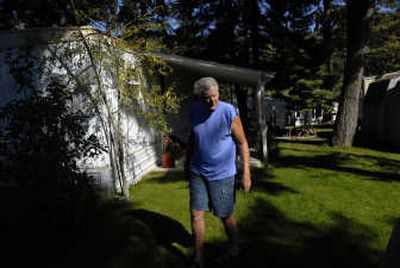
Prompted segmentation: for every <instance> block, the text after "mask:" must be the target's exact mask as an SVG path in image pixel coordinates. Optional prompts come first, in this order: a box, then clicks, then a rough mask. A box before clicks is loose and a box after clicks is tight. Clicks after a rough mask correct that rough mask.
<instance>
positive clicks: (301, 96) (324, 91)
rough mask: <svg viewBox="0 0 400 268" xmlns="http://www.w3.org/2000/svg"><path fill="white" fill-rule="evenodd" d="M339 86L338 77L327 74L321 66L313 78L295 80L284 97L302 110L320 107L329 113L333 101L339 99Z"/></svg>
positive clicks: (324, 67)
mask: <svg viewBox="0 0 400 268" xmlns="http://www.w3.org/2000/svg"><path fill="white" fill-rule="evenodd" d="M340 86H341V79H340V76H337V75H334V74H332V73H331V72H328V71H327V67H326V66H325V65H322V66H320V67H319V71H318V72H316V73H315V74H314V75H313V76H309V78H308V79H306V78H301V79H299V80H297V81H296V85H295V87H294V88H293V89H292V90H290V91H289V92H288V94H287V95H286V96H287V97H289V99H290V100H291V101H292V102H293V103H294V105H295V106H296V107H297V108H300V109H302V110H309V109H311V108H316V107H321V108H323V109H324V110H325V111H326V112H330V111H331V110H332V104H333V101H337V100H338V98H339V93H340Z"/></svg>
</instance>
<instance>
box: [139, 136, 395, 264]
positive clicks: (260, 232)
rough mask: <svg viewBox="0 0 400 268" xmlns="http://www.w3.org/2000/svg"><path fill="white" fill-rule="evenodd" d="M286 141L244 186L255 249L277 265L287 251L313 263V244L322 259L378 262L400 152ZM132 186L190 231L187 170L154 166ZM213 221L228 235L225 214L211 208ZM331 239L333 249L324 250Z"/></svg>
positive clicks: (246, 228)
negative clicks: (217, 214)
mask: <svg viewBox="0 0 400 268" xmlns="http://www.w3.org/2000/svg"><path fill="white" fill-rule="evenodd" d="M279 148H280V156H279V159H278V160H277V161H276V162H275V163H272V164H270V165H269V166H268V168H267V169H266V170H264V171H260V170H259V171H255V172H253V184H254V188H253V190H252V191H251V192H250V193H243V192H241V191H238V193H237V207H236V211H235V215H236V217H237V219H238V222H239V225H240V226H241V230H242V231H241V233H242V240H243V241H244V243H245V244H246V245H248V247H250V248H251V249H252V252H253V253H252V254H261V252H262V254H264V256H266V258H269V259H271V258H272V259H274V263H275V264H276V267H279V265H282V262H284V261H283V259H284V258H285V256H287V255H289V256H291V258H292V261H293V262H295V261H302V265H304V266H306V264H307V263H308V259H307V258H308V256H309V254H310V253H309V252H308V251H309V250H310V251H311V252H313V253H311V255H312V254H315V255H317V254H318V255H321V254H322V255H321V256H322V257H321V256H319V257H320V258H325V257H323V256H325V255H324V254H328V255H329V256H330V258H335V257H339V259H340V260H342V259H346V258H350V259H351V260H350V263H352V262H354V263H357V262H358V261H360V260H363V261H365V263H366V264H371V263H372V264H374V265H377V263H378V262H379V259H380V258H381V256H382V253H383V252H384V250H385V247H386V245H387V242H388V240H389V237H390V234H391V231H392V228H393V223H394V220H395V219H397V218H398V217H399V214H400V155H399V154H394V153H385V152H379V151H374V150H368V149H362V148H336V147H329V146H327V145H312V144H302V143H283V142H281V143H280V144H279ZM131 191H132V198H133V202H134V203H135V204H136V205H137V206H139V207H141V208H144V209H147V210H151V211H155V212H158V213H161V214H163V215H166V216H168V217H170V218H172V219H174V220H176V221H178V222H179V223H181V224H182V225H183V226H184V228H185V229H186V230H187V231H188V232H190V218H189V208H188V203H189V201H188V199H189V197H188V190H187V182H186V181H185V179H184V177H183V173H182V172H173V173H168V172H157V173H152V174H150V175H149V176H147V177H146V178H145V179H144V180H143V181H141V182H140V183H139V184H138V185H136V186H135V187H133V188H132V189H131ZM206 221H207V229H206V234H207V238H206V239H207V241H208V242H209V243H214V242H215V243H217V242H219V241H223V240H224V239H225V235H224V232H223V227H222V225H221V223H220V222H219V220H218V219H216V218H215V217H213V216H212V215H210V214H208V215H207V218H206ZM321 243H322V245H323V246H321ZM332 243H333V246H332V247H334V249H331V248H330V247H331V246H328V245H330V244H332ZM324 246H326V247H327V248H328V247H329V250H328V249H327V250H326V252H329V253H326V252H325V251H324V253H320V252H319V251H321V250H323V249H321V248H324ZM265 248H267V249H268V250H265ZM310 248H311V249H310ZM346 250H350V251H352V250H355V252H356V253H354V252H353V253H352V252H348V253H343V252H342V251H346ZM265 252H267V253H265ZM314 252H316V253H314ZM265 254H267V255H265ZM346 254H348V255H346ZM342 255H343V256H344V257H343V256H342ZM317 257H318V256H317ZM314 258H315V257H314ZM367 259H370V260H367ZM302 265H299V267H300V266H302Z"/></svg>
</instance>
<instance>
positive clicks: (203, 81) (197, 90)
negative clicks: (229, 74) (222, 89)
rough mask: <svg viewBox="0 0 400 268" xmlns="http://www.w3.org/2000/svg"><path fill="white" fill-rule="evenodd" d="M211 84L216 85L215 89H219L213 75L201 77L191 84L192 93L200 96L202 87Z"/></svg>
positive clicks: (207, 86)
mask: <svg viewBox="0 0 400 268" xmlns="http://www.w3.org/2000/svg"><path fill="white" fill-rule="evenodd" d="M211 86H216V87H217V89H219V86H218V82H217V80H215V78H214V77H211V76H209V77H202V78H200V79H199V80H197V81H196V82H194V85H193V93H194V95H196V96H200V94H201V92H202V91H203V89H204V88H209V87H211Z"/></svg>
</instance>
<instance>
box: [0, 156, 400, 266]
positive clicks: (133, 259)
mask: <svg viewBox="0 0 400 268" xmlns="http://www.w3.org/2000/svg"><path fill="white" fill-rule="evenodd" d="M299 150H300V149H299ZM348 157H352V155H351V154H346V155H343V154H336V153H332V154H328V155H324V156H318V157H312V156H310V157H305V156H292V155H289V156H284V157H282V156H280V157H279V158H278V159H277V161H276V162H275V163H274V165H276V166H277V167H279V166H288V167H295V168H326V169H332V170H338V171H341V172H348V173H353V174H358V175H362V176H364V177H367V178H370V179H371V180H380V181H388V182H398V181H399V180H400V178H399V173H398V170H399V168H400V163H399V162H398V161H394V160H389V159H383V158H378V157H376V158H374V159H373V160H374V161H376V162H377V163H378V164H379V165H380V166H381V167H383V169H384V171H379V172H378V171H369V170H367V169H362V168H355V167H343V166H342V165H341V163H342V162H343V161H344V160H346V159H347V158H348ZM354 157H358V156H354ZM252 175H253V187H254V190H255V191H258V192H262V193H267V194H268V195H274V196H275V195H281V194H294V195H295V194H299V193H298V192H297V191H296V190H295V189H291V188H290V187H287V186H285V185H283V184H280V183H279V182H277V181H275V180H274V177H273V176H272V175H271V174H270V173H267V172H266V170H265V169H263V168H253V173H252ZM182 177H183V174H182V172H181V171H179V170H171V172H170V173H169V174H167V175H166V176H164V177H163V178H161V179H153V180H150V181H149V182H146V183H156V184H160V183H171V182H177V181H181V180H182ZM154 198H157V197H156V196H155V197H154ZM0 202H1V203H0V206H1V218H0V228H1V229H0V235H1V237H2V242H3V245H5V249H4V250H3V252H2V259H1V261H0V262H1V263H0V265H1V266H2V267H61V268H62V267H185V263H186V261H187V257H188V256H186V254H185V253H183V252H182V251H181V249H182V248H190V246H191V236H190V234H189V233H188V231H187V230H186V229H185V228H184V227H183V226H182V224H181V223H180V222H178V221H176V220H174V219H172V218H171V217H169V216H168V215H166V214H160V213H155V212H152V211H149V210H144V209H138V208H135V207H134V204H131V203H125V202H122V201H117V200H114V201H112V202H105V201H101V200H100V199H93V200H92V199H91V197H87V200H86V201H85V202H76V203H74V202H72V203H71V202H69V203H68V204H65V203H62V202H59V201H57V202H54V203H53V202H49V200H46V198H45V197H43V196H41V197H40V196H35V195H34V194H33V193H32V192H30V191H29V189H25V190H24V189H16V188H10V189H5V188H2V189H1V192H0ZM78 204H81V205H82V206H81V207H80V206H79V205H78ZM248 210H249V213H248V214H247V216H246V217H245V218H244V219H241V220H240V222H239V224H240V230H241V237H242V245H241V247H242V251H241V254H240V256H239V258H237V259H235V260H233V261H232V262H228V263H226V264H225V265H223V266H220V267H229V268H235V267H277V268H278V267H383V265H382V263H383V258H384V254H383V252H380V251H377V250H374V249H372V248H371V247H370V244H371V241H372V240H373V239H374V238H373V232H371V230H368V228H367V227H365V226H361V225H359V224H358V223H356V222H354V221H352V220H351V219H349V218H347V217H346V216H344V215H341V214H332V215H331V217H332V219H333V222H334V224H333V225H332V226H331V227H329V228H328V229H327V228H325V229H322V228H319V227H318V226H315V225H312V224H307V223H301V222H295V221H293V220H291V219H289V218H287V217H286V216H285V214H284V213H283V212H282V211H279V210H278V209H277V208H276V207H275V206H274V205H272V204H271V203H269V202H267V201H265V200H263V199H257V200H256V202H254V204H253V205H252V206H251V207H250V208H249V209H248ZM393 224H395V223H393ZM350 230H352V231H350ZM354 230H357V232H356V233H354ZM396 230H397V231H396ZM397 236H398V229H394V231H393V237H395V238H396V237H397ZM391 241H394V242H391V244H392V245H395V246H394V247H391V249H390V252H389V253H390V254H389V255H390V258H391V259H393V260H398V257H397V256H399V255H400V254H397V253H396V252H398V246H396V245H399V243H398V240H396V239H394V240H391ZM223 246H224V245H223V244H222V243H220V242H213V243H210V242H207V243H206V246H205V254H206V256H207V263H208V266H207V267H214V266H213V265H212V263H213V259H214V258H215V257H217V256H218V255H219V254H220V253H221V252H222V251H223ZM391 267H396V266H391Z"/></svg>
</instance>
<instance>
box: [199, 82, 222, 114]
mask: <svg viewBox="0 0 400 268" xmlns="http://www.w3.org/2000/svg"><path fill="white" fill-rule="evenodd" d="M200 98H201V100H202V101H203V102H204V104H206V106H207V108H208V109H210V110H211V111H214V110H215V109H216V108H217V106H218V102H219V92H218V87H217V86H214V85H212V86H210V87H206V88H203V90H202V92H201V96H200Z"/></svg>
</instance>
